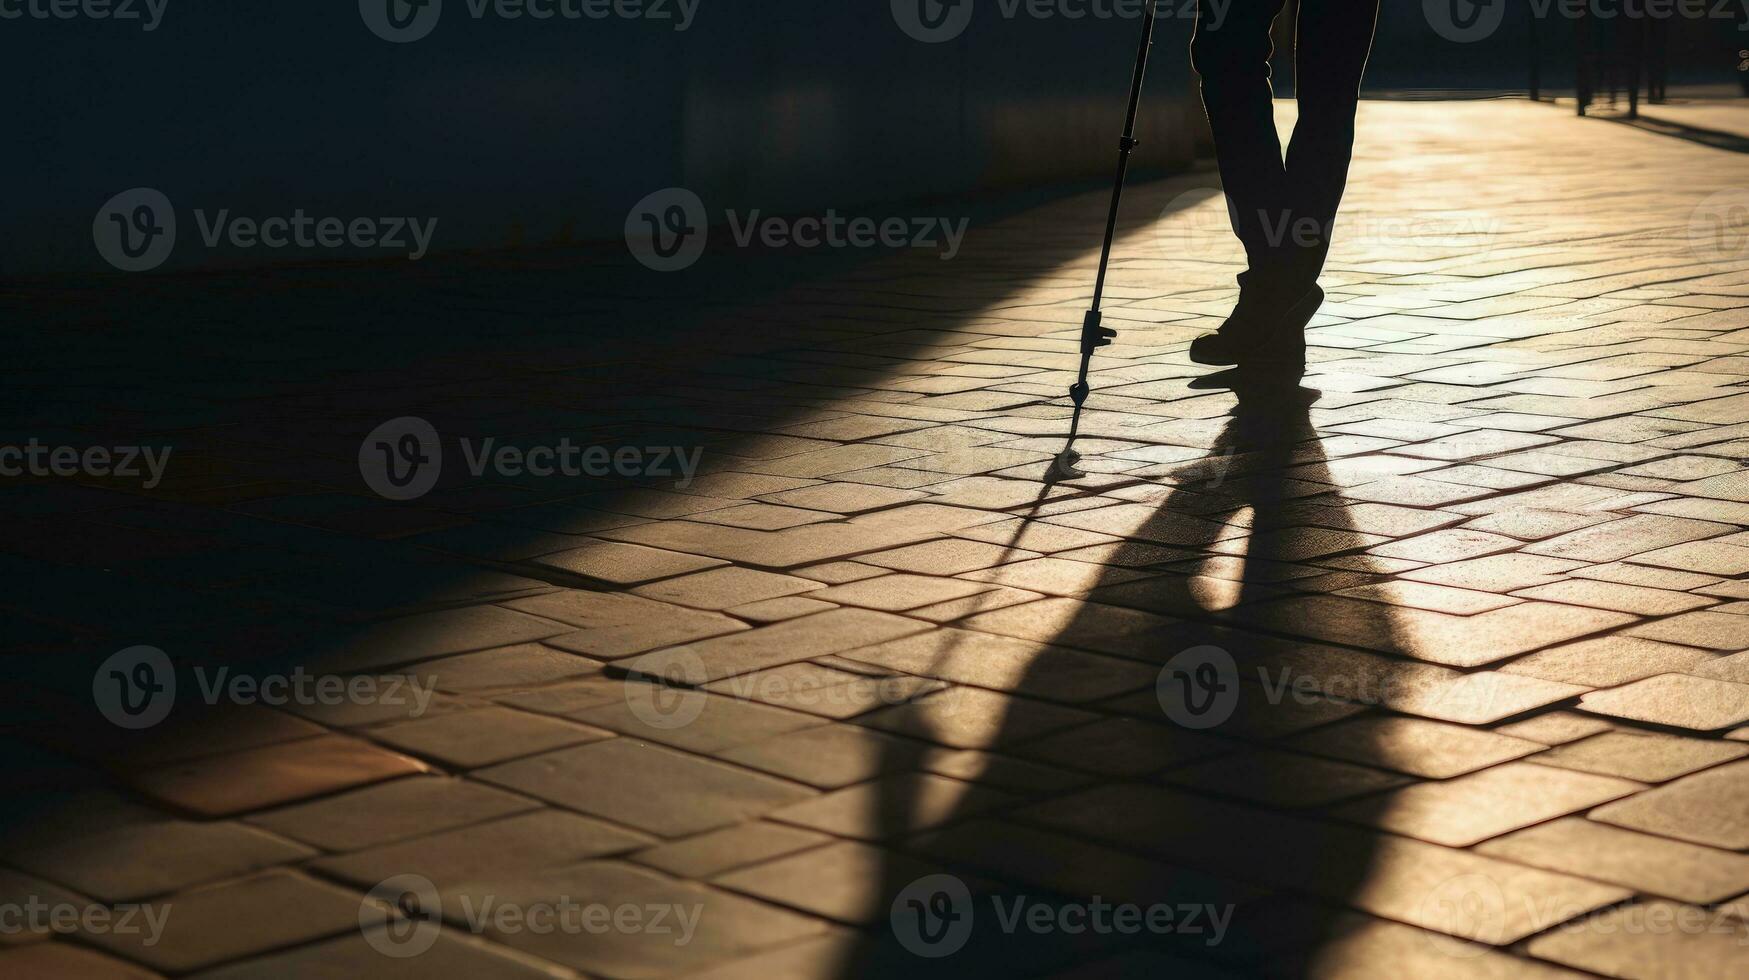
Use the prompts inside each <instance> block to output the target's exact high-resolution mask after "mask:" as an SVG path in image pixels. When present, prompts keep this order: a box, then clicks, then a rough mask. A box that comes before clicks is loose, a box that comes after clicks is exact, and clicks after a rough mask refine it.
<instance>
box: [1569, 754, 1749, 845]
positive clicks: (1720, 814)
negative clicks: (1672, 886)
mask: <svg viewBox="0 0 1749 980" xmlns="http://www.w3.org/2000/svg"><path fill="white" fill-rule="evenodd" d="M1746 777H1749V761H1741V762H1733V763H1731V764H1729V765H1724V766H1717V767H1715V768H1712V769H1706V770H1703V771H1701V772H1697V773H1695V774H1694V775H1692V776H1684V777H1683V778H1681V779H1678V780H1676V781H1675V782H1673V783H1666V784H1665V785H1663V786H1659V787H1657V788H1655V789H1650V790H1647V791H1646V792H1644V793H1640V794H1638V795H1636V796H1632V797H1629V798H1628V799H1625V800H1621V801H1618V802H1616V803H1612V804H1610V805H1608V806H1604V807H1599V808H1598V809H1596V810H1594V811H1592V812H1591V819H1593V820H1601V821H1603V822H1604V823H1611V824H1615V825H1616V826H1618V827H1627V828H1629V829H1631V830H1643V831H1645V832H1646V833H1649V834H1661V835H1663V836H1665V837H1675V838H1677V839H1678V840H1686V841H1693V842H1694V843H1697V844H1707V845H1710V846H1712V847H1722V848H1725V849H1726V850H1732V851H1741V850H1746V849H1749V816H1746V815H1749V778H1746Z"/></svg>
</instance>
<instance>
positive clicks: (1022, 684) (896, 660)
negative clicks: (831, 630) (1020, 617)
mask: <svg viewBox="0 0 1749 980" xmlns="http://www.w3.org/2000/svg"><path fill="white" fill-rule="evenodd" d="M844 656H846V657H849V658H850V659H852V660H858V661H861V662H863V663H870V664H878V665H880V666H882V667H886V668H889V669H892V670H896V671H903V672H905V673H908V674H918V675H921V676H926V677H934V678H937V679H940V680H944V681H948V682H950V683H958V684H972V685H976V686H978V687H982V688H989V689H993V690H998V691H1013V692H1015V693H1017V694H1023V695H1030V696H1033V697H1040V698H1048V699H1051V700H1056V701H1069V702H1081V701H1091V700H1094V699H1096V698H1101V697H1109V696H1111V695H1114V694H1121V693H1123V692H1125V691H1131V690H1135V689H1137V688H1140V687H1144V686H1147V685H1150V684H1152V683H1153V682H1154V677H1155V674H1156V671H1154V670H1152V669H1150V668H1148V667H1145V666H1143V665H1140V664H1136V663H1134V662H1131V661H1126V660H1118V659H1116V658H1113V657H1105V656H1100V655H1098V654H1090V653H1083V652H1081V651H1079V650H1071V649H1069V648H1067V647H1053V646H1049V645H1047V644H1042V643H1035V642H1032V641H1028V640H1017V639H1011V638H1009V637H1003V636H993V635H991V634H988V633H978V632H973V631H971V630H961V629H953V628H951V627H941V628H938V629H935V630H932V631H930V632H927V633H919V634H916V635H913V636H907V637H904V638H902V639H897V640H891V641H888V642H886V643H882V644H879V645H876V646H871V647H862V648H859V649H854V650H849V651H846V652H845V653H844Z"/></svg>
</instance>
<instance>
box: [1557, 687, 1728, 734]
mask: <svg viewBox="0 0 1749 980" xmlns="http://www.w3.org/2000/svg"><path fill="white" fill-rule="evenodd" d="M1579 708H1580V710H1582V711H1589V712H1591V713H1593V714H1600V715H1609V716H1611V717H1615V718H1627V719H1631V720H1633V721H1646V722H1651V723H1653V724H1657V725H1669V726H1671V727H1673V728H1687V729H1692V730H1694V731H1701V732H1711V731H1718V730H1720V729H1724V728H1731V727H1734V726H1736V725H1740V724H1742V723H1743V722H1745V721H1749V684H1736V683H1732V682H1731V681H1718V680H1713V679H1712V678H1709V677H1695V676H1692V675H1690V674H1659V675H1657V676H1655V677H1647V678H1645V679H1643V680H1637V681H1634V682H1633V683H1631V684H1624V685H1622V686H1621V687H1612V688H1610V689H1608V690H1605V691H1593V692H1591V693H1590V694H1587V695H1585V696H1584V697H1582V698H1580V699H1579Z"/></svg>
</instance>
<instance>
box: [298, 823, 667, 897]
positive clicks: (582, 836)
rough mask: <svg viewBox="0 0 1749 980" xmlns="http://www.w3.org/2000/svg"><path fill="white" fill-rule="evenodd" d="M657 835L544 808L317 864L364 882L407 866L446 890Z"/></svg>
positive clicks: (638, 844) (619, 849)
mask: <svg viewBox="0 0 1749 980" xmlns="http://www.w3.org/2000/svg"><path fill="white" fill-rule="evenodd" d="M652 843H654V841H653V839H652V838H650V837H648V836H646V835H644V834H639V833H634V832H632V831H628V830H624V829H621V828H619V827H615V826H613V825H612V824H608V823H605V822H603V821H600V820H593V819H590V818H589V817H582V816H578V815H577V814H575V813H566V812H564V811H561V810H554V809H542V810H535V811H532V812H529V813H522V814H517V815H515V816H509V817H504V818H502V819H499V820H490V821H487V822H485V823H477V824H473V825H471V826H467V827H458V828H456V829H454V830H447V831H444V832H442V833H439V834H432V835H430V836H427V837H415V838H411V839H409V840H404V841H399V842H396V843H392V844H384V845H381V846H378V847H373V848H369V849H367V850H363V851H356V852H353V853H351V854H342V855H337V856H334V857H327V858H323V859H321V860H320V861H317V862H315V863H314V865H313V867H314V868H315V869H316V870H318V871H320V872H322V873H323V874H326V875H330V876H332V877H336V878H341V879H344V880H346V881H350V882H353V883H355V884H357V885H358V886H360V888H361V889H364V890H369V889H370V888H372V887H373V886H375V885H376V883H377V882H379V881H383V880H385V879H387V878H391V877H393V876H395V875H402V874H416V875H420V876H423V877H425V878H428V879H430V880H431V881H432V882H434V883H435V884H436V885H437V887H438V888H439V889H440V890H442V889H448V888H454V887H457V886H460V885H463V884H465V883H467V882H471V881H475V880H478V879H480V878H486V877H495V876H498V875H502V874H507V873H514V872H517V871H523V870H528V869H533V868H547V867H554V866H562V865H566V864H572V863H575V862H577V861H582V860H585V859H588V858H593V857H600V856H602V855H606V854H619V853H624V852H627V851H634V850H639V849H641V848H644V847H647V846H648V845H650V844H652Z"/></svg>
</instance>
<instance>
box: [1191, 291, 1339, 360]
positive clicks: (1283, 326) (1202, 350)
mask: <svg viewBox="0 0 1749 980" xmlns="http://www.w3.org/2000/svg"><path fill="white" fill-rule="evenodd" d="M1323 304H1324V290H1322V289H1320V288H1318V287H1317V286H1316V285H1314V286H1313V287H1312V288H1311V289H1309V290H1307V291H1306V292H1305V293H1303V294H1302V295H1301V296H1300V298H1299V299H1297V300H1295V301H1294V302H1293V304H1292V305H1291V306H1289V307H1288V308H1287V309H1286V310H1285V311H1283V312H1281V313H1279V314H1276V315H1273V316H1272V315H1269V314H1261V313H1252V312H1250V311H1245V312H1241V310H1234V311H1233V316H1231V317H1228V318H1227V322H1226V323H1223V324H1221V329H1219V330H1217V331H1215V332H1214V333H1211V334H1205V335H1203V336H1201V337H1198V338H1196V339H1195V340H1194V341H1192V342H1191V344H1190V359H1191V360H1192V361H1195V362H1196V363H1198V364H1215V365H1226V364H1236V365H1238V366H1240V367H1243V368H1253V367H1256V368H1268V369H1281V370H1288V369H1295V368H1297V369H1298V370H1300V371H1302V372H1303V371H1304V370H1305V366H1306V333H1305V331H1306V324H1308V323H1310V322H1311V321H1312V317H1313V316H1314V315H1316V314H1317V312H1318V307H1320V306H1322V305H1323ZM1240 305H1241V307H1243V305H1244V304H1243V302H1241V304H1240Z"/></svg>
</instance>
